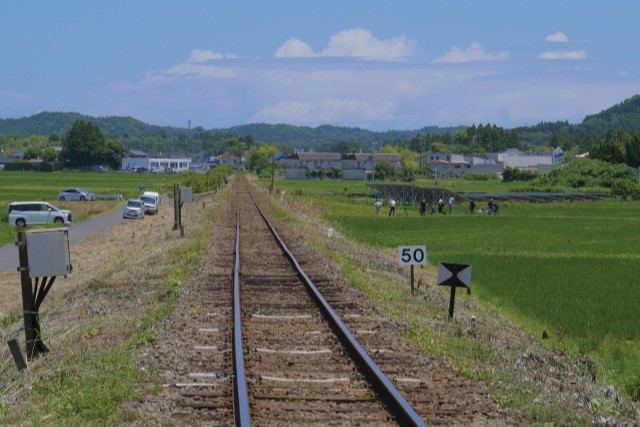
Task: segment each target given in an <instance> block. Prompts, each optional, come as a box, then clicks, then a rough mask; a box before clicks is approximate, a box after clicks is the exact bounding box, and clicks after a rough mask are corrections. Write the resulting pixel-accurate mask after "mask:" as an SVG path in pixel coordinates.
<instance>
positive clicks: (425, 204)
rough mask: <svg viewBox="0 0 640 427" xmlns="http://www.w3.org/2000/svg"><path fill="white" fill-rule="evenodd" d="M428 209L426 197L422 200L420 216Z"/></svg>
mask: <svg viewBox="0 0 640 427" xmlns="http://www.w3.org/2000/svg"><path fill="white" fill-rule="evenodd" d="M426 211H427V201H426V200H425V199H422V200H420V216H424V213H425V212H426Z"/></svg>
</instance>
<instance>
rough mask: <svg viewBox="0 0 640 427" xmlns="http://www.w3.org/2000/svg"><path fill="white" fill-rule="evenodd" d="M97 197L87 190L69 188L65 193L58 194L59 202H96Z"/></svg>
mask: <svg viewBox="0 0 640 427" xmlns="http://www.w3.org/2000/svg"><path fill="white" fill-rule="evenodd" d="M95 199H96V196H95V195H94V194H93V193H92V192H91V191H87V190H83V189H82V188H69V189H67V190H64V191H60V192H59V193H58V200H62V201H64V200H79V201H81V202H84V201H85V200H87V201H91V200H95Z"/></svg>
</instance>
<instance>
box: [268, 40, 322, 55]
mask: <svg viewBox="0 0 640 427" xmlns="http://www.w3.org/2000/svg"><path fill="white" fill-rule="evenodd" d="M312 56H315V53H313V49H311V46H309V45H308V44H306V43H305V42H303V41H300V40H298V39H296V38H294V37H292V38H290V39H289V40H287V41H286V42H285V44H283V45H282V46H280V47H279V48H278V50H276V53H275V57H276V58H309V57H312Z"/></svg>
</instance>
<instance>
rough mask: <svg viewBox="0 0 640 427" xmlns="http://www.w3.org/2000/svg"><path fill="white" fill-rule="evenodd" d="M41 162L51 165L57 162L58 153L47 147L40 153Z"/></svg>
mask: <svg viewBox="0 0 640 427" xmlns="http://www.w3.org/2000/svg"><path fill="white" fill-rule="evenodd" d="M42 160H44V161H45V162H48V163H51V162H55V161H56V160H58V152H57V151H56V150H55V149H54V148H53V147H47V148H45V149H44V151H43V152H42Z"/></svg>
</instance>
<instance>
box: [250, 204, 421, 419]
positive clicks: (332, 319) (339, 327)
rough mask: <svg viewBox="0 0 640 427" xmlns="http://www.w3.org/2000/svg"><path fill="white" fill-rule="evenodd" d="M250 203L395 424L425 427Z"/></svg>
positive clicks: (277, 235) (265, 218)
mask: <svg viewBox="0 0 640 427" xmlns="http://www.w3.org/2000/svg"><path fill="white" fill-rule="evenodd" d="M249 196H250V197H251V200H252V201H253V203H254V204H255V206H256V208H257V209H258V212H260V216H261V217H262V219H263V220H264V221H265V222H266V223H267V226H268V227H269V230H270V231H271V234H272V235H273V236H274V237H275V239H276V240H277V241H278V244H279V245H280V248H281V249H282V250H283V252H284V253H285V255H286V256H287V258H288V259H289V261H290V262H291V264H292V265H293V266H294V268H295V269H296V271H297V272H298V275H299V276H300V278H301V279H302V281H303V282H304V284H305V286H306V287H307V289H308V290H309V293H310V295H311V297H312V298H313V299H314V300H315V301H316V303H317V304H318V306H319V307H320V308H321V310H322V311H323V313H324V314H325V317H326V318H327V320H328V321H329V323H330V324H331V325H332V327H333V328H334V330H335V331H336V333H337V334H338V336H339V337H340V339H341V341H342V343H343V345H344V346H345V347H346V348H347V350H348V351H349V353H351V355H352V357H353V358H354V359H355V360H356V361H357V362H358V364H359V365H360V366H361V367H362V368H363V370H364V373H365V375H366V376H367V378H368V379H369V381H370V382H371V383H372V384H373V386H374V389H375V390H376V392H377V393H378V395H379V396H380V397H381V399H382V400H383V401H384V402H385V404H386V405H387V407H388V408H389V410H390V411H391V413H392V414H393V415H394V416H395V417H396V420H397V421H398V422H399V423H400V425H402V426H425V427H426V423H425V422H424V421H423V420H422V419H421V418H420V416H419V415H418V414H417V413H416V411H415V410H414V409H413V408H412V407H411V405H409V403H408V402H407V401H406V399H405V398H404V397H403V396H402V395H401V394H400V392H399V391H398V390H397V389H396V388H395V387H394V385H393V384H392V383H391V381H389V379H388V378H387V377H386V375H385V374H384V373H383V372H382V371H381V370H380V368H378V366H377V365H376V363H375V362H374V361H373V360H372V359H371V358H370V357H369V355H368V354H367V352H366V351H365V350H364V349H363V348H362V346H361V345H360V343H358V341H357V340H356V339H355V337H354V336H353V335H352V334H351V332H350V331H349V330H348V329H347V327H346V325H345V324H344V323H343V322H342V320H341V319H340V316H338V314H337V313H336V312H335V311H334V310H333V308H331V305H330V304H329V303H328V302H327V300H326V299H325V298H324V297H323V296H322V294H321V293H320V291H319V290H318V288H317V286H316V285H315V284H314V283H313V281H312V280H311V279H310V278H309V276H307V274H306V273H305V272H304V270H303V269H302V266H300V264H299V263H298V261H297V260H296V258H295V257H294V256H293V254H292V253H291V251H289V249H288V248H287V245H286V244H285V243H284V241H283V240H282V239H281V238H280V235H279V234H278V233H277V231H276V230H275V227H274V226H273V225H272V224H271V222H270V221H269V219H268V218H267V216H266V215H265V214H264V212H262V209H260V206H258V203H257V202H256V200H255V199H254V197H253V195H252V194H251V193H249Z"/></svg>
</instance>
